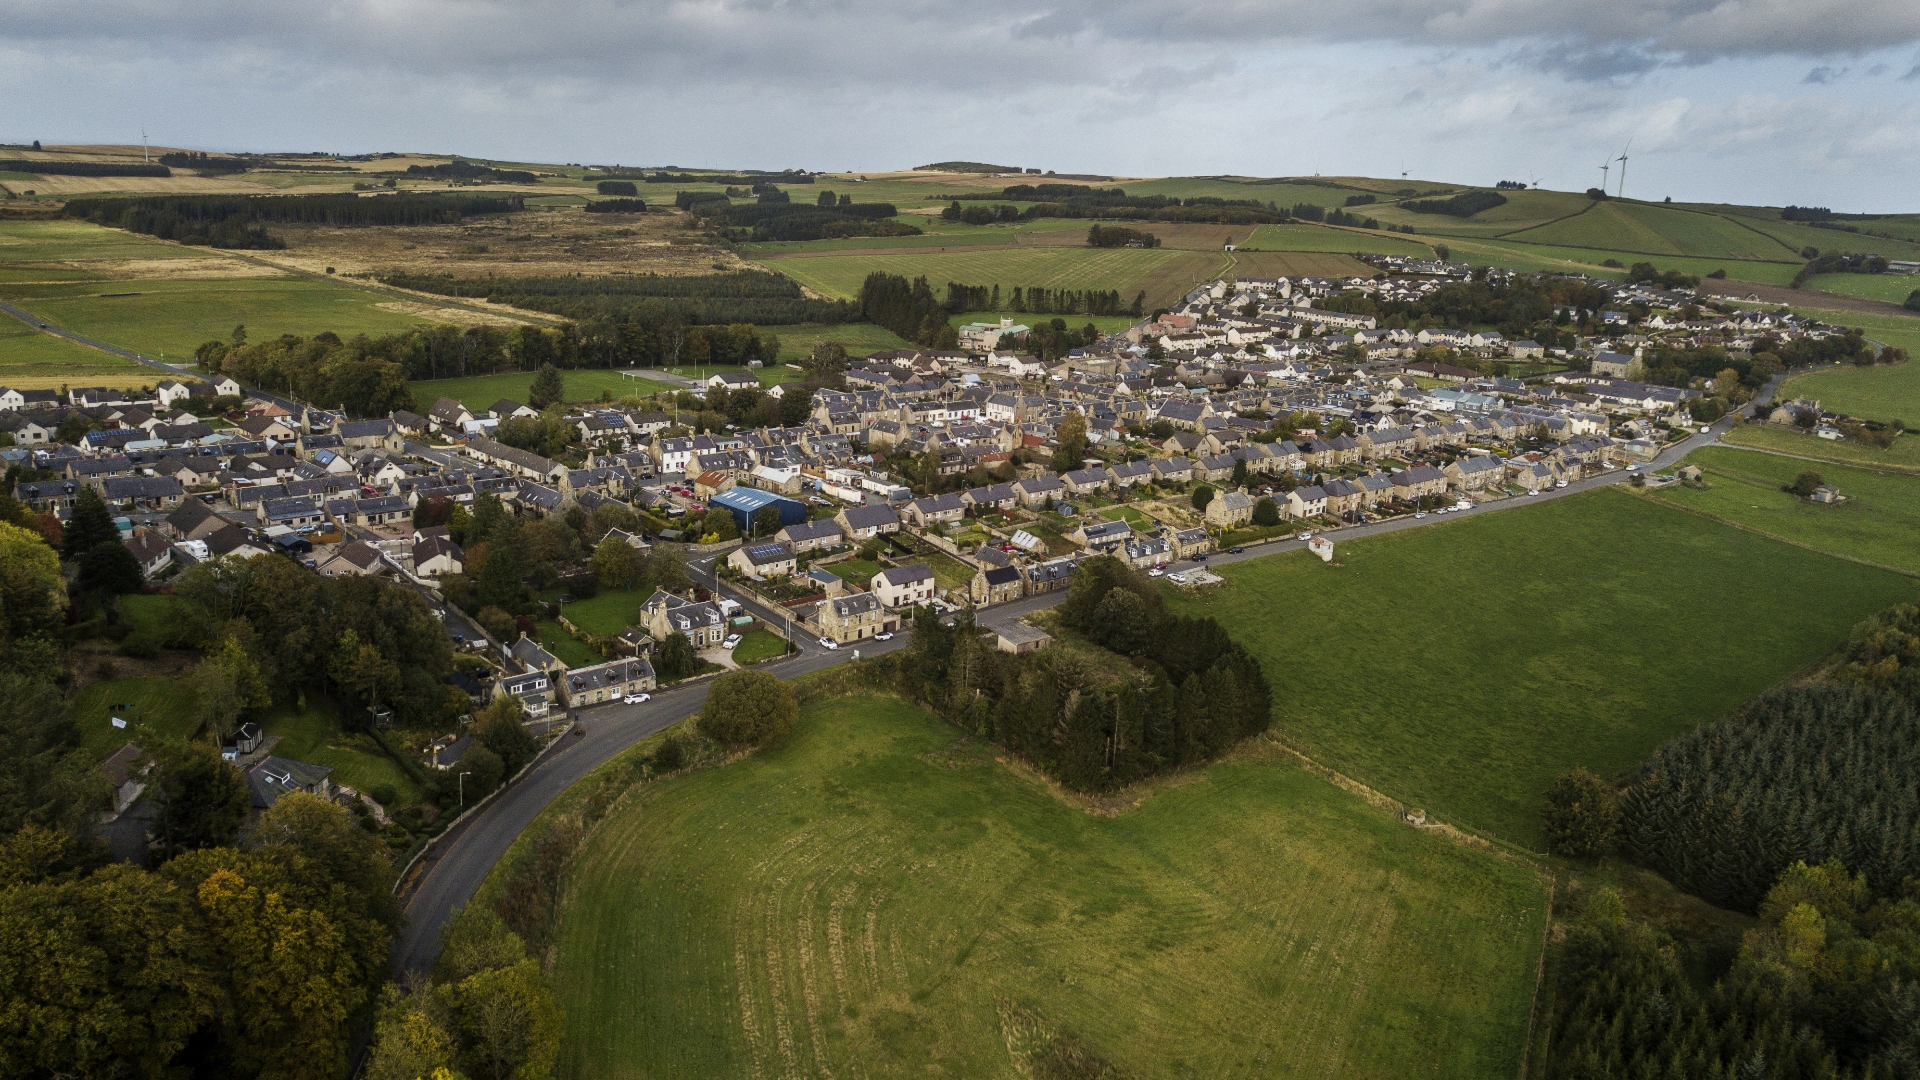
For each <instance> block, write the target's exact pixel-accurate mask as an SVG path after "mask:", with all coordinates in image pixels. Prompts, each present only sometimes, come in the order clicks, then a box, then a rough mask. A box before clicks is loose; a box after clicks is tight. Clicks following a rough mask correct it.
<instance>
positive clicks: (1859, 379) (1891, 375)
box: [1778, 318, 1920, 426]
mask: <svg viewBox="0 0 1920 1080" xmlns="http://www.w3.org/2000/svg"><path fill="white" fill-rule="evenodd" d="M1836 321H1839V320H1838V319H1837V318H1836ZM1842 325H1848V326H1856V325H1859V323H1858V322H1857V321H1855V322H1846V323H1843V324H1842ZM1862 328H1863V329H1865V330H1866V331H1867V334H1868V335H1869V336H1870V337H1873V338H1876V339H1878V340H1881V341H1885V342H1887V343H1888V344H1891V345H1897V346H1901V347H1904V348H1906V349H1907V352H1908V354H1909V355H1920V352H1916V346H1920V332H1915V331H1920V323H1916V324H1915V329H1914V330H1907V329H1906V328H1904V327H1900V328H1898V329H1895V330H1893V331H1892V332H1889V331H1888V330H1887V329H1885V328H1881V327H1862ZM1903 331H1904V332H1903ZM1907 334H1912V335H1913V337H1914V338H1915V339H1916V340H1915V342H1914V344H1913V345H1907V344H1905V341H1904V340H1903V339H1904V338H1905V337H1906V335H1907ZM1778 397H1779V398H1780V399H1781V400H1787V399H1790V398H1796V397H1804V398H1812V399H1814V400H1816V401H1818V402H1819V403H1820V406H1821V407H1822V408H1824V409H1830V410H1832V411H1834V412H1838V413H1844V414H1845V415H1847V416H1857V417H1860V418H1862V419H1865V420H1903V421H1905V422H1906V423H1907V424H1908V425H1909V426H1915V425H1920V363H1916V362H1915V361H1912V360H1909V361H1907V362H1906V363H1904V364H1882V365H1878V366H1875V367H1864V368H1863V367H1854V366H1852V365H1845V366H1841V365H1836V366H1834V367H1831V368H1828V369H1826V370H1824V371H1815V372H1812V373H1810V374H1806V375H1796V376H1794V377H1793V378H1791V379H1788V380H1787V381H1786V383H1785V384H1784V385H1782V386H1781V388H1780V391H1779V394H1778Z"/></svg>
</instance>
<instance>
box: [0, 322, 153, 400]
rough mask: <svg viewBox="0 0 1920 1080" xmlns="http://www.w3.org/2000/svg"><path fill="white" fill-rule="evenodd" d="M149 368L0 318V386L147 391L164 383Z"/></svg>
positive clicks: (36, 388) (20, 323)
mask: <svg viewBox="0 0 1920 1080" xmlns="http://www.w3.org/2000/svg"><path fill="white" fill-rule="evenodd" d="M166 377H167V376H166V374H165V373H164V372H162V371H159V370H158V369H155V368H150V367H146V366H144V365H141V364H136V363H134V362H133V361H132V360H127V359H123V358H121V357H118V356H114V355H113V354H111V353H104V352H101V351H100V350H99V349H91V348H88V347H87V346H85V345H80V344H76V343H74V342H71V341H68V340H66V339H65V338H58V337H54V336H53V335H52V334H48V333H43V332H41V331H39V330H36V329H34V328H33V327H31V326H28V325H27V324H26V323H23V322H21V321H19V320H18V319H14V318H11V317H8V316H0V386H11V387H13V388H15V389H17V390H49V389H55V388H58V387H61V386H116V387H118V386H151V385H152V384H154V383H155V382H158V381H159V380H161V379H163V378H166Z"/></svg>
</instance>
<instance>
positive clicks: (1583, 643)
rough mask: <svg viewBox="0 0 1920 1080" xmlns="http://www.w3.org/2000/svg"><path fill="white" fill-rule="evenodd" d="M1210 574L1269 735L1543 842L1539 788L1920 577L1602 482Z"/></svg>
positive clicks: (1829, 632)
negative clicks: (1531, 503) (1269, 700)
mask: <svg viewBox="0 0 1920 1080" xmlns="http://www.w3.org/2000/svg"><path fill="white" fill-rule="evenodd" d="M1335 562H1336V565H1333V566H1328V565H1324V564H1322V563H1321V562H1320V561H1319V560H1318V559H1315V558H1313V557H1311V556H1309V555H1307V554H1306V553H1304V552H1296V553H1288V554H1282V555H1274V556H1270V557H1268V558H1264V559H1257V560H1253V561H1250V562H1244V563H1235V564H1231V565H1222V566H1219V567H1216V568H1215V570H1214V572H1215V573H1218V574H1220V575H1222V576H1223V577H1225V578H1227V579H1228V581H1229V582H1230V585H1229V586H1228V587H1225V588H1221V589H1216V590H1213V591H1210V592H1207V593H1204V594H1202V595H1200V596H1198V597H1182V596H1179V595H1177V594H1175V593H1174V592H1173V591H1172V590H1171V589H1169V590H1168V595H1169V598H1170V600H1171V602H1172V604H1173V606H1174V608H1175V609H1176V610H1179V611H1181V612H1183V613H1186V614H1190V615H1212V616H1215V617H1217V618H1219V619H1220V620H1221V622H1222V623H1224V624H1225V625H1226V626H1227V628H1228V629H1229V630H1230V631H1231V632H1232V633H1233V634H1234V636H1235V638H1236V639H1237V640H1238V641H1240V642H1241V643H1242V644H1244V645H1246V646H1247V647H1248V648H1249V649H1251V650H1253V652H1254V653H1255V655H1257V656H1258V657H1260V659H1261V661H1262V663H1263V664H1265V666H1266V667H1267V671H1268V675H1269V677H1270V678H1271V679H1272V681H1273V686H1274V703H1275V704H1274V721H1275V728H1276V729H1277V730H1278V731H1279V733H1280V734H1281V735H1282V736H1283V737H1285V738H1286V739H1287V740H1288V741H1290V742H1292V743H1293V744H1295V745H1297V746H1299V747H1300V749H1301V750H1302V751H1304V752H1305V753H1307V754H1308V755H1309V756H1311V757H1313V758H1315V759H1317V760H1319V761H1320V762H1322V763H1324V764H1326V765H1328V766H1331V767H1332V768H1335V769H1338V770H1339V771H1341V772H1343V773H1346V774H1347V775H1349V776H1352V777H1354V778H1356V779H1358V780H1361V781H1362V782H1364V783H1367V784H1369V785H1371V786H1373V787H1375V788H1377V789H1379V790H1381V791H1384V792H1386V793H1387V794H1389V795H1392V796H1394V797H1395V798H1398V799H1402V800H1404V801H1406V802H1409V803H1411V804H1414V805H1416V806H1420V807H1422V808H1424V809H1426V810H1427V811H1428V812H1429V813H1431V814H1434V815H1436V816H1437V817H1438V818H1439V819H1440V820H1442V821H1447V822H1451V823H1455V824H1460V825H1465V826H1468V827H1471V828H1474V829H1477V830H1480V831H1483V832H1486V833H1490V834H1493V835H1495V836H1498V837H1501V838H1503V839H1506V840H1509V841H1513V842H1516V843H1519V844H1523V845H1525V846H1527V847H1530V848H1537V847H1538V846H1539V843H1540V824H1539V818H1538V808H1539V803H1540V799H1541V797H1542V794H1543V793H1544V792H1545V790H1546V788H1547V785H1548V783H1549V782H1550V781H1551V780H1552V779H1553V777H1554V776H1555V775H1557V774H1559V773H1560V772H1563V771H1565V770H1567V769H1570V768H1572V767H1574V766H1576V765H1584V766H1586V767H1588V768H1590V769H1592V770H1594V771H1595V772H1597V773H1599V774H1601V775H1603V776H1614V775H1617V774H1619V773H1620V772H1622V771H1623V770H1625V769H1626V768H1628V767H1629V766H1631V765H1632V764H1633V763H1635V762H1636V761H1638V760H1640V759H1641V758H1642V757H1644V756H1645V755H1646V754H1647V753H1648V752H1649V751H1651V750H1652V749H1653V748H1654V747H1656V746H1658V745H1659V744H1660V743H1661V742H1663V741H1665V740H1666V739H1668V738H1671V737H1672V736H1674V735H1677V734H1679V733H1681V732H1683V731H1686V730H1688V729H1689V728H1691V727H1693V726H1695V725H1697V724H1699V723H1701V722H1702V721H1706V720H1710V719H1712V718H1714V717H1716V716H1719V715H1720V714H1721V713H1723V712H1725V711H1726V710H1728V709H1729V708H1731V707H1733V706H1734V705H1737V704H1739V703H1740V702H1741V701H1744V700H1745V699H1747V698H1748V697H1750V696H1752V695H1753V694H1755V693H1757V692H1759V691H1760V690H1762V689H1764V688H1766V687H1767V686H1770V685H1772V684H1773V683H1775V682H1777V681H1779V680H1780V679H1782V678H1784V677H1786V676H1787V675H1789V674H1791V673H1792V672H1794V671H1795V670H1797V669H1799V668H1800V667H1802V666H1803V665H1805V664H1807V663H1809V662H1811V661H1812V660H1814V659H1816V658H1817V657H1819V656H1820V655H1821V654H1822V653H1823V652H1825V651H1826V650H1827V649H1829V648H1831V647H1832V646H1833V645H1834V644H1836V643H1837V642H1838V641H1840V639H1841V638H1843V637H1844V636H1845V635H1846V633H1847V631H1848V630H1849V629H1850V628H1851V627H1852V626H1853V625H1854V624H1855V623H1857V622H1859V621H1860V620H1861V619H1862V618H1864V617H1866V616H1867V615H1869V614H1871V613H1873V612H1874V611H1877V610H1879V609H1881V608H1883V607H1886V606H1888V605H1890V604H1894V603H1898V602H1902V601H1906V600H1911V599H1913V598H1914V597H1915V596H1916V595H1920V583H1916V582H1914V581H1913V580H1912V579H1911V578H1907V577H1903V576H1901V575H1898V574H1894V573H1891V572H1888V571H1884V570H1876V569H1873V568H1870V567H1865V566H1860V565H1858V564H1856V563H1850V562H1845V561H1842V560H1839V559H1834V558H1830V557H1828V556H1825V555H1821V554H1817V553H1815V552H1811V551H1806V550H1803V549H1801V548H1797V547H1794V546H1792V545H1789V544H1784V543H1780V542H1779V541H1776V540H1770V539H1767V538H1766V537H1762V536H1757V535H1755V534H1753V533H1750V532H1744V531H1741V530H1738V529H1733V528H1729V527H1727V526H1725V525H1721V524H1717V523H1715V522H1713V521H1710V520H1708V519H1706V518H1702V517H1697V516H1694V515H1691V514H1686V513H1682V512H1681V511H1678V510H1674V509H1672V508H1670V507H1665V506H1661V505H1658V504H1656V503H1654V502H1652V501H1650V500H1646V499H1638V498H1635V497H1633V496H1631V495H1628V494H1625V493H1623V492H1617V491H1607V490H1601V491H1596V492H1592V493H1589V494H1584V495H1576V496H1574V497H1571V498H1565V499H1556V500H1554V501H1553V502H1551V503H1548V504H1546V505H1543V506H1537V507H1529V508H1527V509H1526V510H1524V511H1522V510H1514V511H1510V512H1505V513H1498V514H1488V515H1485V516H1481V517H1474V518H1469V519H1466V520H1462V521H1449V522H1446V523H1444V524H1440V525H1436V526H1429V527H1427V528H1420V529H1410V530H1407V531H1404V532H1398V533H1392V534H1389V535H1386V536H1380V537H1373V538H1369V539H1365V540H1358V541H1354V542H1351V543H1344V544H1341V545H1340V547H1339V548H1338V550H1337V552H1336V554H1335Z"/></svg>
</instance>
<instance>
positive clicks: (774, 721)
mask: <svg viewBox="0 0 1920 1080" xmlns="http://www.w3.org/2000/svg"><path fill="white" fill-rule="evenodd" d="M799 716H800V706H799V703H798V702H796V701H795V700H794V696H793V690H792V688H791V687H789V686H788V685H787V684H786V683H785V682H783V681H782V680H780V679H779V678H777V677H775V676H773V675H770V674H768V673H766V672H764V671H734V672H730V673H728V674H726V675H722V676H721V677H720V678H718V679H716V680H714V683H713V689H712V690H710V691H708V693H707V703H706V707H705V708H703V709H701V710H700V732H701V734H703V735H705V736H707V737H708V738H710V739H712V740H714V741H715V742H721V743H726V744H727V745H729V746H754V745H758V744H760V743H764V742H766V741H767V740H769V739H775V738H779V737H780V736H782V735H785V734H786V733H787V732H789V731H791V730H793V724H794V721H795V720H796V719H798V718H799Z"/></svg>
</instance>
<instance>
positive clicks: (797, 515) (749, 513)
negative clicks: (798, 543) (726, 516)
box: [707, 487, 807, 536]
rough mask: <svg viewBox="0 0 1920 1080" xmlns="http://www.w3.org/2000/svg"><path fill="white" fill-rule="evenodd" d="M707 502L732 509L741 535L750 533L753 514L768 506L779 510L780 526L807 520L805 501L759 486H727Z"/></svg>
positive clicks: (783, 526)
mask: <svg viewBox="0 0 1920 1080" xmlns="http://www.w3.org/2000/svg"><path fill="white" fill-rule="evenodd" d="M707 503H708V504H709V505H710V506H718V507H721V508H723V509H726V510H730V511H732V512H733V517H734V520H735V521H738V522H739V523H740V532H741V535H743V536H747V535H752V532H753V515H755V514H757V513H759V512H760V511H761V510H763V509H765V508H766V507H769V506H771V507H773V508H774V509H776V510H778V511H780V526H781V527H782V528H785V527H786V526H788V525H798V524H800V523H801V522H803V521H805V520H807V505H806V504H805V503H803V502H799V501H796V500H794V499H789V498H787V497H786V496H785V495H776V494H774V493H773V492H771V491H762V490H760V489H759V488H750V487H734V488H728V489H727V490H725V491H722V492H721V493H719V494H718V495H715V496H714V497H713V498H711V499H708V500H707Z"/></svg>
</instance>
